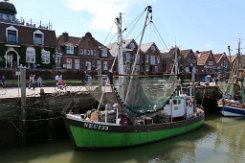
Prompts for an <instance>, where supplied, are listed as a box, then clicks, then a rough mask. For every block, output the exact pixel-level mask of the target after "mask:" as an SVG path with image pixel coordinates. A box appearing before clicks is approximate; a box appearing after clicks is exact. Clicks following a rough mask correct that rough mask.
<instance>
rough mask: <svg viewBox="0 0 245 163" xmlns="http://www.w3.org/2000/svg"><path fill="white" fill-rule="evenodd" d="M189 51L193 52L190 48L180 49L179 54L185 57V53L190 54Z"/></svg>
mask: <svg viewBox="0 0 245 163" xmlns="http://www.w3.org/2000/svg"><path fill="white" fill-rule="evenodd" d="M190 53H193V52H192V49H187V50H181V51H180V54H181V55H182V56H183V57H184V58H186V57H187V55H188V54H190Z"/></svg>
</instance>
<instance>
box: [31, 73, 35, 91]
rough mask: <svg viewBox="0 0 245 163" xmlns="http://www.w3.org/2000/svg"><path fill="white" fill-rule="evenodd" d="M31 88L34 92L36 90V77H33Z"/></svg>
mask: <svg viewBox="0 0 245 163" xmlns="http://www.w3.org/2000/svg"><path fill="white" fill-rule="evenodd" d="M31 87H32V89H33V90H35V75H32V76H31Z"/></svg>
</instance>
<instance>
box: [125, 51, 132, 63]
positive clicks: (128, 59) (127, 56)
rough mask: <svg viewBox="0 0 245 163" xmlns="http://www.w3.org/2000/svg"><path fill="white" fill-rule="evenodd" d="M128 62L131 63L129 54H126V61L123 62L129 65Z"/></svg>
mask: <svg viewBox="0 0 245 163" xmlns="http://www.w3.org/2000/svg"><path fill="white" fill-rule="evenodd" d="M130 61H131V54H130V53H126V60H125V62H126V63H130Z"/></svg>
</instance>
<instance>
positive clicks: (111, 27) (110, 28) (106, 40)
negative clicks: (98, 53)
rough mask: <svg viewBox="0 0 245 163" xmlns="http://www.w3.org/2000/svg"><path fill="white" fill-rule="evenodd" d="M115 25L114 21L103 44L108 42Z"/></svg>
mask: <svg viewBox="0 0 245 163" xmlns="http://www.w3.org/2000/svg"><path fill="white" fill-rule="evenodd" d="M113 27H114V23H112V26H111V28H110V30H109V32H108V34H107V36H106V38H105V40H104V42H103V44H105V43H106V41H107V39H108V37H109V35H110V34H111V31H112V29H113Z"/></svg>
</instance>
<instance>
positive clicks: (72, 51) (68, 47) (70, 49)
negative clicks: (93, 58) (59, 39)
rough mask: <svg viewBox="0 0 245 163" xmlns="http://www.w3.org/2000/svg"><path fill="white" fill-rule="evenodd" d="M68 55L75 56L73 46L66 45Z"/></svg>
mask: <svg viewBox="0 0 245 163" xmlns="http://www.w3.org/2000/svg"><path fill="white" fill-rule="evenodd" d="M65 51H66V54H74V46H72V45H65Z"/></svg>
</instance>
